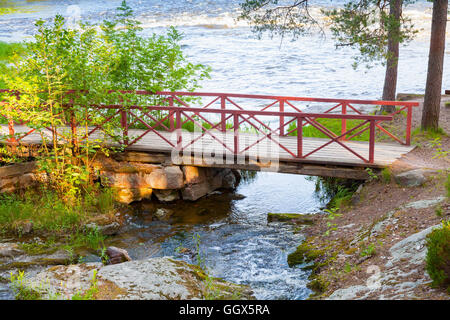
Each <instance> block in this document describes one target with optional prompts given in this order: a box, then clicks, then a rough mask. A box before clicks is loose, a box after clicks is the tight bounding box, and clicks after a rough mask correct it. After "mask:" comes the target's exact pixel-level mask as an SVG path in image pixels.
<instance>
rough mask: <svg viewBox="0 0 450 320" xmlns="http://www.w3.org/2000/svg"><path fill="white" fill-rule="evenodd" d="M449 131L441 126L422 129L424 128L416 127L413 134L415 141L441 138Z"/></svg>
mask: <svg viewBox="0 0 450 320" xmlns="http://www.w3.org/2000/svg"><path fill="white" fill-rule="evenodd" d="M446 135H447V133H446V132H445V131H444V129H442V128H439V129H437V130H427V131H425V130H422V128H420V127H419V128H416V129H414V130H413V131H412V133H411V136H412V137H413V139H414V141H415V142H424V141H429V140H434V139H437V138H441V137H442V136H446Z"/></svg>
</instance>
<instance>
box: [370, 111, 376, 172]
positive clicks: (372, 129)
mask: <svg viewBox="0 0 450 320" xmlns="http://www.w3.org/2000/svg"><path fill="white" fill-rule="evenodd" d="M369 130H370V140H369V163H373V160H374V158H375V120H370V129H369Z"/></svg>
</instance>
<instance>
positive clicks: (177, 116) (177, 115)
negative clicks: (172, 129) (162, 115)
mask: <svg viewBox="0 0 450 320" xmlns="http://www.w3.org/2000/svg"><path fill="white" fill-rule="evenodd" d="M175 113H176V122H177V150H178V151H180V150H181V144H182V142H183V136H182V134H181V122H182V120H181V111H180V110H177V111H175Z"/></svg>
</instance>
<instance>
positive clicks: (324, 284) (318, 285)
mask: <svg viewBox="0 0 450 320" xmlns="http://www.w3.org/2000/svg"><path fill="white" fill-rule="evenodd" d="M328 286H329V282H328V281H326V280H325V279H324V278H322V277H320V276H316V277H315V278H314V279H313V280H311V281H310V282H309V283H308V284H307V285H306V287H307V288H309V289H311V290H312V291H314V293H313V294H311V296H310V297H316V296H318V295H321V294H322V293H324V292H326V291H327V288H328Z"/></svg>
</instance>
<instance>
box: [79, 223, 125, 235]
mask: <svg viewBox="0 0 450 320" xmlns="http://www.w3.org/2000/svg"><path fill="white" fill-rule="evenodd" d="M84 227H85V230H87V231H89V230H98V231H99V232H100V233H101V234H103V235H105V236H113V235H116V234H118V233H119V230H120V224H119V223H118V222H111V223H108V224H104V225H98V224H97V223H95V222H91V223H88V224H86V225H85V226H84Z"/></svg>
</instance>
